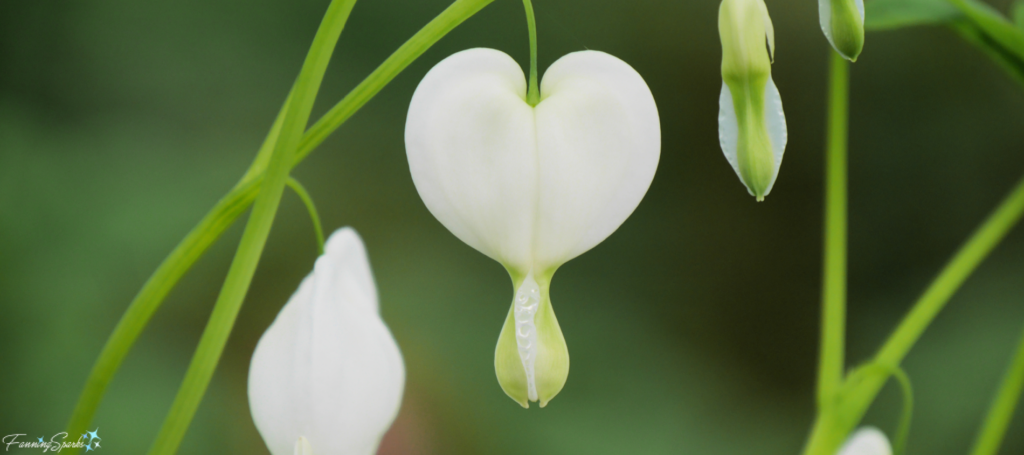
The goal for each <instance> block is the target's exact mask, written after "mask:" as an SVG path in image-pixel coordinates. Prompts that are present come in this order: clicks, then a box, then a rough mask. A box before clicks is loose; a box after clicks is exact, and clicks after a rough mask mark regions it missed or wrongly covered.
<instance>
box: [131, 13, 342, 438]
mask: <svg viewBox="0 0 1024 455" xmlns="http://www.w3.org/2000/svg"><path fill="white" fill-rule="evenodd" d="M353 6H355V0H332V1H331V4H330V6H328V7H327V12H326V13H325V14H324V19H323V21H322V22H321V23H320V28H319V30H317V33H316V36H315V37H314V38H313V44H312V46H310V50H309V54H307V55H306V60H305V62H303V64H302V70H301V71H300V72H299V77H298V80H297V81H296V84H295V90H294V92H293V96H292V98H291V100H290V102H289V103H288V107H287V112H286V114H285V116H284V123H283V125H282V127H281V132H280V134H279V135H278V139H277V144H276V145H275V147H274V152H273V154H272V155H271V157H270V162H269V164H268V165H267V170H266V173H265V174H264V178H263V184H262V185H261V187H260V193H259V195H258V196H256V201H255V202H254V203H253V210H252V214H251V215H250V216H249V221H248V223H246V226H245V231H243V233H242V240H241V241H240V242H239V244H238V251H237V252H236V253H235V258H234V260H233V261H232V262H231V268H230V269H229V270H228V275H227V278H225V279H224V285H223V287H221V292H220V295H219V296H218V297H217V302H216V303H215V304H214V307H213V313H212V314H211V315H210V321H209V322H208V323H207V325H206V329H205V330H204V331H203V336H202V337H201V338H200V340H199V346H198V347H197V348H196V353H195V355H194V356H193V357H192V362H191V363H190V364H189V368H188V371H187V372H186V373H185V379H184V381H183V382H182V384H181V387H180V388H179V389H178V395H177V396H176V397H175V398H174V403H173V404H172V405H171V410H170V411H169V412H168V413H167V418H166V419H165V420H164V424H163V427H162V428H161V429H160V433H159V434H157V437H156V440H155V441H154V442H153V446H152V447H151V448H150V450H149V453H150V455H171V454H174V453H175V452H177V450H178V446H179V445H180V444H181V440H182V438H184V436H185V432H186V431H187V430H188V427H189V424H190V423H191V422H192V417H193V416H194V415H195V412H196V409H197V408H198V407H199V403H200V402H201V401H202V398H203V395H204V394H205V393H206V388H207V386H209V384H210V379H211V378H212V377H213V372H214V370H216V368H217V363H218V362H219V361H220V356H221V354H222V353H223V352H224V346H225V344H227V340H228V336H229V335H230V334H231V329H232V327H234V323H235V319H236V318H237V316H238V312H239V310H241V308H242V302H243V301H244V300H245V295H246V293H247V292H248V291H249V285H250V284H251V283H252V277H253V275H254V274H255V273H256V266H257V265H258V264H259V260H260V256H261V255H262V254H263V247H264V246H265V245H266V242H267V238H268V237H269V236H270V228H271V226H272V225H273V222H274V216H275V215H276V213H277V208H278V206H279V205H280V203H281V196H282V194H283V193H284V187H285V183H286V181H287V179H288V172H289V171H290V170H291V164H292V153H293V152H294V151H295V148H296V147H297V146H298V144H299V141H300V140H301V138H302V132H303V131H304V130H305V128H306V124H307V123H308V122H309V116H310V112H311V111H312V110H313V102H314V101H315V100H316V95H317V93H318V92H319V91H320V84H321V82H322V81H323V77H324V73H325V72H326V71H327V64H328V63H329V62H330V59H331V54H332V53H333V52H334V47H335V45H336V44H337V42H338V38H339V37H340V36H341V31H342V29H343V28H344V26H345V22H346V21H347V20H348V16H349V13H351V11H352V7H353Z"/></svg>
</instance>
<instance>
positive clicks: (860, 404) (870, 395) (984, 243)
mask: <svg viewBox="0 0 1024 455" xmlns="http://www.w3.org/2000/svg"><path fill="white" fill-rule="evenodd" d="M1022 214H1024V178H1022V179H1021V180H1019V181H1018V182H1017V185H1016V186H1015V187H1014V188H1013V190H1012V191H1011V192H1010V193H1009V194H1008V195H1007V196H1006V197H1005V198H1004V199H1003V201H1002V202H1001V203H1000V204H999V206H998V207H996V209H995V211H993V212H992V214H990V215H989V216H988V218H986V219H985V221H984V222H983V223H982V224H981V226H979V227H978V228H977V230H975V231H974V233H973V234H972V235H971V237H970V238H969V239H968V240H967V242H966V243H965V244H964V245H963V246H961V247H960V250H958V251H957V253H956V255H954V256H953V258H952V259H951V260H950V261H949V262H948V263H947V264H946V266H945V267H944V268H943V269H942V271H941V272H940V273H939V275H938V277H936V278H935V280H934V281H932V283H931V285H929V286H928V289H927V290H925V292H924V294H922V295H921V297H920V298H919V299H918V300H917V302H916V303H915V304H914V307H913V308H912V309H911V310H910V312H909V313H908V314H907V316H906V317H904V319H903V321H902V322H901V323H900V325H899V326H898V327H897V328H896V330H895V332H893V334H892V335H891V336H890V337H889V339H888V340H887V341H886V343H885V344H884V345H883V346H882V348H881V349H880V350H879V351H878V353H877V354H876V355H875V358H874V360H872V362H873V363H880V364H883V365H899V364H900V363H901V362H902V360H903V358H904V357H905V356H906V355H907V352H909V351H910V348H911V347H912V346H913V345H914V343H915V342H917V340H918V338H920V337H921V334H922V333H924V330H925V329H926V328H927V327H928V325H929V324H931V322H932V320H933V319H935V316H936V315H937V314H938V313H939V311H940V310H942V308H943V307H945V305H946V303H947V302H949V299H950V298H951V297H952V296H953V294H954V293H955V292H956V291H957V289H959V288H960V286H961V285H962V284H963V282H964V281H965V280H966V279H967V277H968V276H970V275H971V273H972V272H974V270H975V269H977V268H978V265H979V264H981V261H982V260H984V259H985V258H986V257H987V256H988V254H989V253H991V252H992V249H994V248H995V247H996V245H998V244H999V242H1000V241H1002V240H1003V238H1004V237H1006V234H1007V233H1008V232H1009V231H1010V229H1012V228H1013V227H1014V226H1015V225H1016V224H1017V222H1019V221H1020V218H1021V215H1022ZM884 384H885V379H884V378H877V377H874V378H867V379H865V380H863V381H861V382H860V383H858V384H856V386H855V387H852V388H851V389H850V390H849V392H848V393H846V394H845V396H844V397H843V402H844V403H846V406H844V409H842V413H841V414H842V416H841V417H842V418H841V419H840V418H838V417H837V416H836V413H835V412H833V413H825V414H821V413H819V415H818V418H817V420H816V421H815V425H814V427H813V429H812V431H811V436H810V439H809V441H808V444H807V446H806V447H805V449H804V454H805V455H833V454H834V453H835V451H836V449H837V448H838V447H839V444H841V443H842V439H843V438H845V437H846V434H847V433H848V432H849V430H850V429H852V428H853V426H854V425H856V423H857V422H859V421H860V419H861V418H862V417H863V416H864V413H865V412H867V409H868V407H870V406H871V403H872V402H873V401H874V399H875V397H876V396H877V395H878V392H879V391H880V390H881V389H882V386H883V385H884Z"/></svg>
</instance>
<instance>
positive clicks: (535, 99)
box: [523, 0, 540, 106]
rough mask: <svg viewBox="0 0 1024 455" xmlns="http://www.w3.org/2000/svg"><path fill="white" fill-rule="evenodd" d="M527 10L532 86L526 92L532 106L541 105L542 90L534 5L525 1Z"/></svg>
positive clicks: (528, 101)
mask: <svg viewBox="0 0 1024 455" xmlns="http://www.w3.org/2000/svg"><path fill="white" fill-rule="evenodd" d="M523 7H524V8H525V9H526V28H527V30H528V32H529V34H530V84H529V86H528V87H527V90H526V102H527V103H528V104H529V105H530V106H536V105H537V103H540V88H538V86H537V20H536V19H535V18H534V16H533V3H530V0H523Z"/></svg>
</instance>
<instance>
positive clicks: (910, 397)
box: [892, 367, 914, 455]
mask: <svg viewBox="0 0 1024 455" xmlns="http://www.w3.org/2000/svg"><path fill="white" fill-rule="evenodd" d="M892 375H893V376H894V377H895V378H896V381H897V382H899V384H900V389H902V390H903V414H902V415H901V416H900V426H899V428H898V429H897V430H896V447H895V452H894V453H895V455H904V454H905V453H907V438H908V437H909V436H910V421H911V420H912V419H913V417H914V387H913V386H912V385H911V384H910V377H908V376H907V373H906V372H905V371H903V369H902V368H900V367H893V370H892Z"/></svg>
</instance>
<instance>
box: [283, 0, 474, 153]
mask: <svg viewBox="0 0 1024 455" xmlns="http://www.w3.org/2000/svg"><path fill="white" fill-rule="evenodd" d="M493 1H494V0H456V1H455V2H454V3H452V4H451V6H449V7H448V8H447V9H445V10H444V11H443V12H441V14H439V15H438V16H437V17H435V18H434V20H432V21H430V22H429V23H428V24H427V25H425V26H424V27H423V28H422V29H420V31H418V32H416V34H415V35H413V36H412V38H409V40H408V41H406V42H405V44H402V46H401V47H399V48H398V50H396V51H395V52H394V53H392V54H391V56H390V57H388V58H387V60H384V63H381V64H380V66H378V67H377V69H375V70H373V72H372V73H370V75H369V76H367V77H366V79H364V80H363V82H361V83H359V85H357V86H356V88H354V89H352V91H351V92H349V93H348V95H345V98H342V100H341V101H339V102H338V104H336V105H335V106H334V107H332V108H331V110H330V111H327V113H326V114H324V116H323V117H322V118H320V120H318V121H317V122H316V124H314V125H313V126H312V127H310V128H309V131H307V132H306V135H305V136H303V137H302V142H301V143H299V150H298V151H297V152H295V162H296V163H298V162H300V161H302V160H303V159H305V158H306V156H307V155H309V153H310V152H312V151H313V149H315V148H316V147H317V146H318V145H320V143H322V142H323V141H324V140H325V139H327V136H329V135H330V134H331V133H332V132H334V130H336V129H337V128H338V127H339V126H341V124H342V123H345V121H346V120H348V119H349V117H352V114H355V113H356V111H358V110H359V108H361V107H363V105H364V104H366V102H367V101H369V100H370V99H371V98H373V97H374V96H375V95H376V94H377V93H378V92H380V91H381V89H383V88H384V86H386V85H387V84H388V82H391V80H392V79H394V78H395V76H397V75H398V74H399V73H401V72H402V70H404V69H405V68H406V67H407V66H409V64H410V63H412V62H413V61H415V60H416V59H417V58H419V56H420V55H423V53H424V52H426V50H427V49H429V48H430V46H433V45H434V43H436V42H437V41H438V40H440V39H441V38H442V37H443V36H445V35H447V34H448V32H450V31H452V29H454V28H455V27H457V26H458V25H459V24H461V23H462V22H463V21H465V20H466V19H469V18H470V17H471V16H472V15H474V14H476V13H477V12H478V11H480V10H481V9H483V7H485V6H487V5H489V4H490V3H491V2H493Z"/></svg>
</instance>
